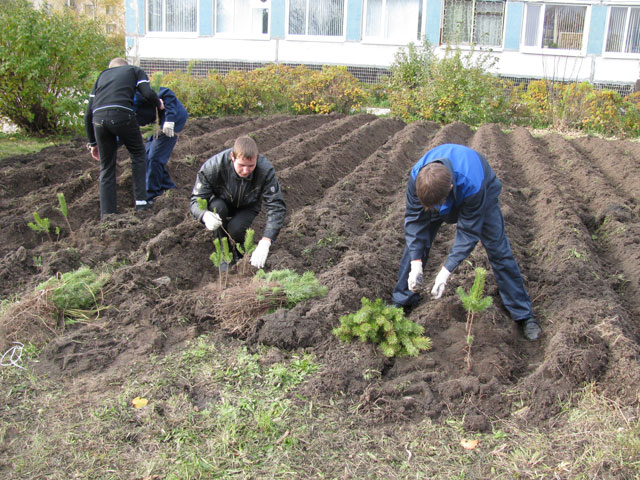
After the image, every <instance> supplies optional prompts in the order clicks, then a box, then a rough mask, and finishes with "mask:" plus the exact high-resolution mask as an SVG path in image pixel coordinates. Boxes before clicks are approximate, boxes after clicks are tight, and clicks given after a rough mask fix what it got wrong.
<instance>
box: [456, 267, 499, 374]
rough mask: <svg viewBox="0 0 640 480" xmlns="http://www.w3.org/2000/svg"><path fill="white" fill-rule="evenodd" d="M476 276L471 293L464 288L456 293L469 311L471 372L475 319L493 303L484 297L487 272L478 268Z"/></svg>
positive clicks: (468, 340)
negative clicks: (476, 315)
mask: <svg viewBox="0 0 640 480" xmlns="http://www.w3.org/2000/svg"><path fill="white" fill-rule="evenodd" d="M475 271H476V276H475V278H474V279H473V286H472V287H471V290H470V292H469V293H467V292H465V291H464V289H463V288H462V287H458V289H457V290H456V292H457V293H458V297H459V298H460V301H461V302H462V305H463V306H464V308H465V310H466V311H467V325H466V334H467V357H466V362H467V369H468V370H471V345H473V334H472V328H473V319H474V316H475V314H476V313H480V312H483V311H485V310H486V309H487V308H489V307H490V306H491V304H492V303H493V298H491V297H489V296H487V297H484V296H483V295H484V282H485V279H486V277H487V271H486V270H485V269H484V268H482V267H478V268H476V270H475Z"/></svg>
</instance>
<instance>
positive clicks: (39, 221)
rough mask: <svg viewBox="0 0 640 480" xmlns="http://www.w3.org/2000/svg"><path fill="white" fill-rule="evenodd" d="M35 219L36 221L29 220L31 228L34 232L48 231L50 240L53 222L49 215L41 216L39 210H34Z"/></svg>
mask: <svg viewBox="0 0 640 480" xmlns="http://www.w3.org/2000/svg"><path fill="white" fill-rule="evenodd" d="M33 219H34V220H35V222H29V223H28V224H27V225H29V228H30V229H31V230H33V231H34V232H39V233H46V234H47V237H49V240H51V235H50V234H49V230H50V229H51V222H50V221H49V219H48V218H47V217H44V218H42V217H40V215H39V214H38V212H33Z"/></svg>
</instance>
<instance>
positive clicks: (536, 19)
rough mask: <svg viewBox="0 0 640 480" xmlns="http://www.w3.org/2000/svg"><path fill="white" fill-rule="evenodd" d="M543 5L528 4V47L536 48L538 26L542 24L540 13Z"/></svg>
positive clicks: (526, 39)
mask: <svg viewBox="0 0 640 480" xmlns="http://www.w3.org/2000/svg"><path fill="white" fill-rule="evenodd" d="M541 9H542V5H539V4H528V5H527V18H526V24H525V27H524V44H525V46H527V47H535V46H537V45H536V43H537V41H538V25H539V24H540V11H541Z"/></svg>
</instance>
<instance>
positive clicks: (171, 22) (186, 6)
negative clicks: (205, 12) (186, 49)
mask: <svg viewBox="0 0 640 480" xmlns="http://www.w3.org/2000/svg"><path fill="white" fill-rule="evenodd" d="M166 2H167V3H166V5H167V18H166V25H167V28H166V31H167V32H196V31H197V28H196V21H197V18H198V6H197V4H196V0H166Z"/></svg>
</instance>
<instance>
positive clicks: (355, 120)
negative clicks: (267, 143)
mask: <svg viewBox="0 0 640 480" xmlns="http://www.w3.org/2000/svg"><path fill="white" fill-rule="evenodd" d="M375 119H376V116H375V115H367V114H361V115H349V116H347V117H344V118H339V119H335V120H333V121H331V122H329V123H326V124H324V125H322V126H321V127H320V128H318V129H316V130H315V131H313V132H305V133H302V134H300V133H299V134H297V135H295V136H291V137H290V138H289V140H287V141H285V142H283V143H281V144H280V145H277V146H276V147H274V148H271V149H270V150H268V151H266V152H265V154H266V155H267V157H268V158H269V159H270V160H271V162H272V163H273V165H274V167H275V168H276V169H277V170H284V169H285V168H289V167H293V166H295V165H298V164H301V163H303V162H306V161H307V160H309V159H310V158H311V157H312V156H313V155H315V154H316V153H317V152H318V151H320V150H322V149H324V148H326V147H328V146H330V145H333V144H334V143H336V142H337V141H338V140H339V139H340V137H342V136H343V135H346V134H348V133H350V132H351V131H353V130H356V129H357V128H359V127H361V126H362V125H364V124H365V123H369V122H372V121H373V120H375Z"/></svg>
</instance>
